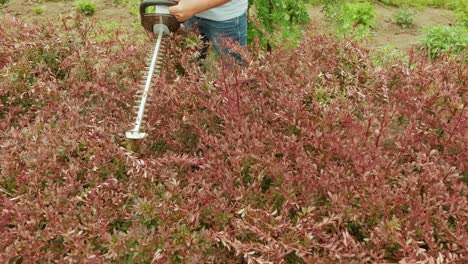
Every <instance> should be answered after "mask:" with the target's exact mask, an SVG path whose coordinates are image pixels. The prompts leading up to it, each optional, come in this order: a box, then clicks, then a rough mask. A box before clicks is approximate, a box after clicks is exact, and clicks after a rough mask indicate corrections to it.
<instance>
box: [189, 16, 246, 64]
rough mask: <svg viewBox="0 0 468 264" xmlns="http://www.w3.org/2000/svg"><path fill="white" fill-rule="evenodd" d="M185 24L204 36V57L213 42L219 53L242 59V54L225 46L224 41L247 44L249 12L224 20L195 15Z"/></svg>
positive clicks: (202, 54) (238, 59)
mask: <svg viewBox="0 0 468 264" xmlns="http://www.w3.org/2000/svg"><path fill="white" fill-rule="evenodd" d="M184 26H185V27H186V28H188V29H192V30H193V29H195V30H198V32H199V33H200V35H201V36H202V40H203V42H204V43H205V45H204V47H203V49H202V51H201V56H202V59H203V58H205V57H206V52H207V51H208V47H209V45H210V44H212V45H213V47H214V48H215V50H216V52H217V53H218V54H227V55H229V56H231V57H233V58H235V59H236V60H237V61H239V62H241V61H242V57H241V55H240V54H238V53H236V52H233V51H230V50H229V49H228V48H225V47H223V42H224V41H225V40H228V39H231V40H232V41H234V42H236V43H238V44H239V45H240V46H242V47H245V46H247V13H244V14H242V15H240V16H238V17H235V18H232V19H228V20H224V21H214V20H209V19H205V18H201V17H196V16H195V17H192V18H190V19H189V20H187V21H186V22H185V23H184Z"/></svg>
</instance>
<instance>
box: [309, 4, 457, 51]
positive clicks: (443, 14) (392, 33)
mask: <svg viewBox="0 0 468 264" xmlns="http://www.w3.org/2000/svg"><path fill="white" fill-rule="evenodd" d="M321 9H322V7H321V6H314V7H312V8H311V9H310V11H309V13H310V15H311V18H312V21H313V23H316V25H317V28H318V29H319V31H321V32H329V31H330V27H329V26H328V25H327V22H326V21H325V16H324V14H323V13H321V12H320V11H321ZM375 9H376V12H377V21H378V23H377V26H376V28H375V30H374V32H372V36H371V37H370V38H369V39H368V40H367V42H366V45H367V46H368V47H369V48H372V49H374V48H380V47H385V46H390V47H395V48H398V49H402V50H408V49H410V48H412V47H415V46H417V44H418V41H419V39H420V38H421V36H422V34H423V29H424V28H425V27H428V26H434V25H452V24H454V23H455V17H454V14H453V11H451V10H447V9H440V8H424V9H412V10H411V11H412V12H414V14H415V16H414V24H415V25H414V27H413V28H408V29H403V28H401V27H400V26H398V25H397V24H396V23H395V22H394V20H395V19H394V16H395V14H396V13H397V12H398V10H399V8H397V7H391V6H385V5H376V6H375Z"/></svg>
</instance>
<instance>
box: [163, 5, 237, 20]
mask: <svg viewBox="0 0 468 264" xmlns="http://www.w3.org/2000/svg"><path fill="white" fill-rule="evenodd" d="M174 1H175V2H178V5H176V6H171V7H169V11H170V12H171V14H172V15H173V16H175V18H176V19H177V20H178V21H179V22H183V21H185V20H187V19H189V18H190V17H192V16H193V15H195V14H198V13H201V12H203V11H206V10H208V9H211V8H214V7H217V6H220V5H223V4H225V3H227V2H230V1H231V0H174Z"/></svg>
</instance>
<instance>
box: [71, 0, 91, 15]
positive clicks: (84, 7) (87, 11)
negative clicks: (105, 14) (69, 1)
mask: <svg viewBox="0 0 468 264" xmlns="http://www.w3.org/2000/svg"><path fill="white" fill-rule="evenodd" d="M75 5H76V8H77V10H78V12H81V13H83V14H84V15H87V16H92V15H94V13H96V4H95V3H94V1H93V0H77V1H76V2H75Z"/></svg>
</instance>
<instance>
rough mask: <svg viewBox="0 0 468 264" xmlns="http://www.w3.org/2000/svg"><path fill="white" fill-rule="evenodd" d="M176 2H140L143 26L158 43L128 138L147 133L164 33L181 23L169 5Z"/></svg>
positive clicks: (148, 61)
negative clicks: (145, 126)
mask: <svg viewBox="0 0 468 264" xmlns="http://www.w3.org/2000/svg"><path fill="white" fill-rule="evenodd" d="M176 4H177V3H176V2H173V1H167V0H144V1H142V2H141V4H140V17H141V24H142V25H143V27H144V28H145V29H146V30H148V31H150V32H153V33H154V34H155V35H157V38H156V44H155V46H154V50H153V53H152V54H151V55H150V56H149V57H148V59H147V64H148V65H147V66H146V67H145V73H144V74H143V76H142V82H141V84H142V89H141V90H140V91H138V93H137V101H136V103H137V105H136V106H135V107H134V108H135V109H136V115H137V116H136V119H135V123H134V127H133V129H132V130H130V131H127V132H126V134H125V135H126V137H127V138H128V139H133V140H138V139H143V138H144V137H145V136H146V133H144V132H142V125H143V118H144V114H145V106H146V102H147V101H148V96H149V92H150V88H151V81H152V79H153V75H159V73H160V70H161V65H162V62H163V60H162V59H161V58H162V57H164V54H165V46H164V41H163V36H164V34H168V33H170V32H174V31H176V30H177V29H178V28H179V26H180V24H179V22H178V21H177V20H176V19H175V17H173V16H172V15H171V14H170V13H169V7H170V6H173V5H176Z"/></svg>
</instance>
